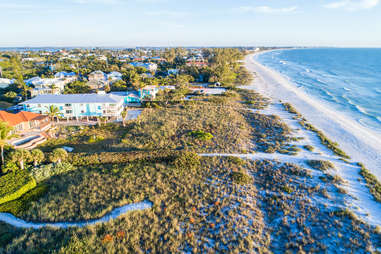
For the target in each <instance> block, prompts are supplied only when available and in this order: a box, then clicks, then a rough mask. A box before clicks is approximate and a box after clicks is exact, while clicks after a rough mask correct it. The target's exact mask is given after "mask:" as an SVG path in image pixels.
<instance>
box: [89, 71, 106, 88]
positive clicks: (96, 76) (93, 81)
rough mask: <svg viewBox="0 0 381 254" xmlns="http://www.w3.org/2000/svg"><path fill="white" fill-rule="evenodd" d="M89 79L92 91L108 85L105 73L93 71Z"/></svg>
mask: <svg viewBox="0 0 381 254" xmlns="http://www.w3.org/2000/svg"><path fill="white" fill-rule="evenodd" d="M88 78H89V83H88V84H89V86H90V88H91V89H100V88H102V87H104V86H105V85H106V83H107V75H106V74H105V73H104V72H103V71H93V72H92V73H90V74H89V76H88Z"/></svg>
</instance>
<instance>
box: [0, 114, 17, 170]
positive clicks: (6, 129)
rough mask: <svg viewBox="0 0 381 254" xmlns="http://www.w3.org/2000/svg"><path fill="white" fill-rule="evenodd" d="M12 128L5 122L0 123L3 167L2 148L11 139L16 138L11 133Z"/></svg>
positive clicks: (2, 156) (2, 154) (2, 153)
mask: <svg viewBox="0 0 381 254" xmlns="http://www.w3.org/2000/svg"><path fill="white" fill-rule="evenodd" d="M12 130H13V127H12V126H9V125H8V124H7V123H6V122H0V147H1V164H2V165H4V163H5V161H4V146H5V145H6V144H7V141H8V140H10V139H11V138H14V137H16V135H15V134H13V133H12Z"/></svg>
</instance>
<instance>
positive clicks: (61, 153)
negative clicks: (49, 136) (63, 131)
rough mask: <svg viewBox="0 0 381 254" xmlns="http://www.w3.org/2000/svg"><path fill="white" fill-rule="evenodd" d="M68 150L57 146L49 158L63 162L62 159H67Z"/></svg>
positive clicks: (54, 161)
mask: <svg viewBox="0 0 381 254" xmlns="http://www.w3.org/2000/svg"><path fill="white" fill-rule="evenodd" d="M66 158H67V152H66V150H65V149H63V148H56V149H54V150H53V152H52V153H51V154H50V156H49V160H50V161H51V162H53V163H58V164H61V163H62V161H64V160H66Z"/></svg>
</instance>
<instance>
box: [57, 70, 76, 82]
mask: <svg viewBox="0 0 381 254" xmlns="http://www.w3.org/2000/svg"><path fill="white" fill-rule="evenodd" d="M54 77H55V78H58V79H72V81H75V80H76V78H77V74H76V73H75V72H66V71H61V72H57V73H56V74H54ZM73 79H74V80H73Z"/></svg>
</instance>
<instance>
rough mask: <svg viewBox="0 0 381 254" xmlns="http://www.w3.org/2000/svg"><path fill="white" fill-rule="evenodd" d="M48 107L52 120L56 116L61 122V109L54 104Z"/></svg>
mask: <svg viewBox="0 0 381 254" xmlns="http://www.w3.org/2000/svg"><path fill="white" fill-rule="evenodd" d="M47 109H48V116H49V118H50V121H52V122H53V121H54V118H56V119H57V122H59V118H58V117H59V116H60V110H59V109H58V108H57V107H56V106H54V105H50V106H49V107H47Z"/></svg>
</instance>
